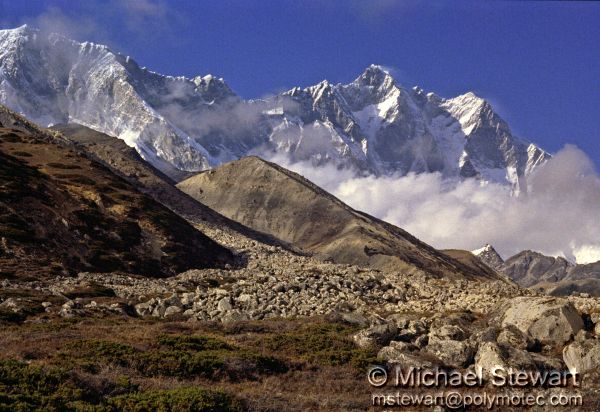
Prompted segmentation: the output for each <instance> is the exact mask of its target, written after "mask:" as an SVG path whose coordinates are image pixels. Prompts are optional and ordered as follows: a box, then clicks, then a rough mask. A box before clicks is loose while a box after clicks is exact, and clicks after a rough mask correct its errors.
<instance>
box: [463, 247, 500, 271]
mask: <svg viewBox="0 0 600 412" xmlns="http://www.w3.org/2000/svg"><path fill="white" fill-rule="evenodd" d="M471 253H472V254H474V255H475V256H477V257H478V258H479V259H481V260H482V261H483V262H484V263H485V264H487V265H488V266H490V267H491V268H493V269H497V268H499V267H500V266H501V265H502V264H503V263H504V259H502V256H500V254H499V253H498V252H497V251H496V249H494V247H493V246H492V245H490V244H489V243H487V244H486V245H485V246H484V247H482V248H480V249H476V250H473V251H471Z"/></svg>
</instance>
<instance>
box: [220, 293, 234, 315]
mask: <svg viewBox="0 0 600 412" xmlns="http://www.w3.org/2000/svg"><path fill="white" fill-rule="evenodd" d="M217 308H218V309H219V310H220V311H221V312H226V311H228V310H231V309H233V306H231V301H230V299H229V298H228V297H225V298H223V299H221V300H220V301H219V303H218V304H217Z"/></svg>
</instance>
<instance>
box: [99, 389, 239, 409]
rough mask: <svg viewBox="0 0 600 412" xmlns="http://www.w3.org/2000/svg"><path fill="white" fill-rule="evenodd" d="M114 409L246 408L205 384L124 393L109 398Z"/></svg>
mask: <svg viewBox="0 0 600 412" xmlns="http://www.w3.org/2000/svg"><path fill="white" fill-rule="evenodd" d="M107 403H108V408H110V409H109V410H111V411H123V412H149V411H161V412H187V411H189V412H237V411H243V410H245V408H244V407H243V405H242V404H241V402H239V401H238V400H236V399H234V398H232V397H231V396H230V395H228V394H226V393H225V392H222V391H213V390H207V389H203V388H180V389H171V390H155V391H146V392H139V393H132V394H128V395H121V396H117V397H114V398H111V399H109V400H108V402H107Z"/></svg>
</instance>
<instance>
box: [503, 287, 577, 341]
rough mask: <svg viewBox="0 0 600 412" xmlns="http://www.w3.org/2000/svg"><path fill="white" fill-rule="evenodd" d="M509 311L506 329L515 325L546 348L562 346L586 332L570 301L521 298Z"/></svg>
mask: <svg viewBox="0 0 600 412" xmlns="http://www.w3.org/2000/svg"><path fill="white" fill-rule="evenodd" d="M505 308H506V309H505V311H504V313H502V314H501V315H500V319H501V325H502V327H506V326H508V325H514V326H516V327H517V328H518V329H519V330H520V331H521V332H523V333H525V334H529V335H530V336H531V337H532V338H534V339H537V340H538V341H540V342H541V343H543V344H548V345H552V346H562V345H564V344H565V343H566V342H568V341H569V340H571V338H572V337H573V336H575V335H576V334H577V332H579V331H580V330H581V329H583V320H582V318H581V316H580V315H579V313H578V312H577V309H575V307H574V306H573V304H572V303H570V302H569V301H567V300H566V299H562V298H546V297H517V298H514V299H511V300H510V301H509V302H508V303H507V304H506V305H505Z"/></svg>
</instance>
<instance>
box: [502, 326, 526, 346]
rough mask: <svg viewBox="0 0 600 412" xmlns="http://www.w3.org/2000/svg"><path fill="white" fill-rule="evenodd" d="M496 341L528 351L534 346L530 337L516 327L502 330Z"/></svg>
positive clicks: (507, 327)
mask: <svg viewBox="0 0 600 412" xmlns="http://www.w3.org/2000/svg"><path fill="white" fill-rule="evenodd" d="M496 341H497V342H498V343H499V344H501V345H505V346H512V347H514V348H517V349H521V350H527V349H529V348H531V347H532V346H533V344H534V342H533V341H532V340H531V338H530V337H529V336H527V335H526V334H524V333H523V332H521V330H520V329H518V328H517V327H516V326H514V325H507V326H506V327H505V328H504V329H502V331H500V333H499V334H498V337H497V338H496Z"/></svg>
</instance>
